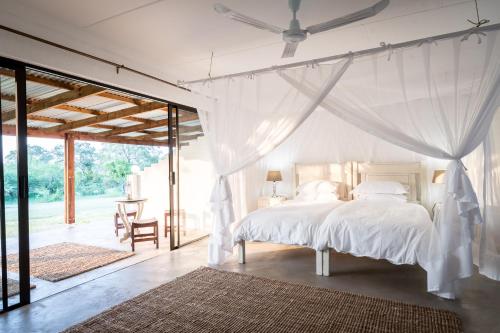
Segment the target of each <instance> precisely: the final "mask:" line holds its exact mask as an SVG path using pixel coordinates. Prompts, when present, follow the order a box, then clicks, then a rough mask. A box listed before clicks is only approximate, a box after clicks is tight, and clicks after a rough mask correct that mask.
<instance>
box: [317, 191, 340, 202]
mask: <svg viewBox="0 0 500 333" xmlns="http://www.w3.org/2000/svg"><path fill="white" fill-rule="evenodd" d="M337 200H339V197H338V195H337V194H336V193H318V195H317V196H316V199H315V201H321V202H328V201H337Z"/></svg>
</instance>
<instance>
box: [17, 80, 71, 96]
mask: <svg viewBox="0 0 500 333" xmlns="http://www.w3.org/2000/svg"><path fill="white" fill-rule="evenodd" d="M66 91H67V90H66V89H60V88H55V87H51V86H46V85H44V84H40V83H34V82H30V81H28V82H26V97H27V98H28V100H40V99H46V98H49V97H52V96H56V95H59V94H62V93H63V92H66Z"/></svg>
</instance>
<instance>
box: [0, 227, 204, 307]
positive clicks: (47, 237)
mask: <svg viewBox="0 0 500 333" xmlns="http://www.w3.org/2000/svg"><path fill="white" fill-rule="evenodd" d="M143 231H144V230H143ZM145 231H147V230H145ZM159 231H160V248H159V249H156V247H155V246H154V245H153V243H151V242H142V243H137V244H136V249H135V255H134V256H132V257H129V258H126V259H123V260H119V261H117V262H114V263H112V264H109V265H106V266H103V267H100V268H98V269H94V270H91V271H89V272H85V273H82V274H79V275H77V276H74V277H71V278H68V279H64V280H61V281H58V282H49V281H44V280H42V279H37V278H35V277H31V280H30V282H31V284H32V285H35V286H36V288H34V289H32V291H31V300H32V302H33V301H37V300H39V299H42V298H45V297H47V296H50V295H52V294H55V293H59V292H61V291H64V290H66V289H68V288H72V287H75V286H77V285H79V284H82V283H86V282H88V281H91V280H94V279H96V278H100V277H102V276H104V275H107V274H110V273H112V272H115V271H117V270H120V269H123V268H125V267H127V266H130V265H135V264H137V263H140V262H142V261H144V260H148V259H151V258H153V257H155V256H158V255H161V254H165V253H169V252H170V238H169V237H167V238H165V237H163V236H164V226H163V221H160V226H159ZM123 232H124V231H123V229H121V230H120V231H119V236H120V237H116V236H115V233H114V227H113V222H112V221H111V220H107V221H94V222H92V223H83V224H75V225H64V226H61V227H59V228H55V229H52V230H46V231H42V232H37V233H33V234H30V248H31V249H36V248H39V247H43V246H47V245H51V244H57V243H62V242H72V243H77V244H85V245H93V246H99V247H103V248H109V249H115V250H120V251H127V252H130V251H131V246H130V240H126V241H124V242H120V240H119V238H121V237H122V235H123ZM200 236H201V234H200V233H199V232H189V233H186V234H181V237H182V241H183V242H188V241H189V240H191V239H193V238H195V237H200ZM18 249H19V247H18V241H17V237H13V238H8V239H7V254H11V253H17V252H18V251H19V250H18ZM8 277H9V278H11V279H14V280H19V276H18V274H17V273H15V272H8ZM18 302H19V297H18V296H13V297H10V298H9V304H16V303H18Z"/></svg>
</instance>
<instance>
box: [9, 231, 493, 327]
mask: <svg viewBox="0 0 500 333" xmlns="http://www.w3.org/2000/svg"><path fill="white" fill-rule="evenodd" d="M206 257H207V242H206V240H205V241H201V242H197V243H195V244H192V245H189V246H186V247H183V248H181V249H180V250H177V251H174V252H168V253H162V254H160V255H159V256H156V257H154V258H150V259H148V260H146V261H143V262H140V263H137V264H135V265H132V266H128V267H125V268H123V269H121V270H118V271H116V272H114V273H110V274H108V275H105V276H102V277H99V278H97V279H94V280H92V281H89V282H87V283H84V284H81V285H78V286H75V287H73V288H71V289H69V290H66V291H63V292H60V293H58V294H56V295H53V296H51V297H48V298H44V299H42V300H39V301H36V302H34V303H32V304H31V305H29V306H25V307H23V308H20V309H17V310H14V311H12V312H10V313H7V314H4V315H2V316H0V332H23V333H26V332H58V331H60V330H62V329H64V328H67V327H69V326H71V325H73V324H76V323H78V322H80V321H82V320H85V319H87V318H89V317H91V316H93V315H96V314H98V313H100V312H102V311H103V310H106V309H108V308H109V307H111V306H113V305H116V304H119V303H121V302H123V301H125V300H127V299H130V298H132V297H134V296H136V295H138V294H140V293H142V292H144V291H146V290H149V289H151V288H154V287H156V286H159V285H161V284H163V283H165V282H167V281H170V280H172V279H173V278H175V277H177V276H180V275H183V274H185V273H187V272H189V271H191V270H193V269H195V268H197V267H199V266H203V265H206ZM247 261H248V262H247V264H245V265H239V264H238V263H237V262H236V260H235V259H233V260H231V261H230V262H228V263H227V264H225V265H223V266H222V267H220V268H222V269H225V270H229V271H237V272H242V273H248V274H253V275H257V276H262V277H268V278H274V279H279V280H286V281H290V282H295V283H301V284H307V285H312V286H319V287H326V288H334V289H337V290H345V291H349V292H353V293H358V294H363V295H369V296H375V297H382V298H387V299H393V300H400V301H404V302H408V303H413V304H420V305H424V306H432V307H437V308H442V309H448V310H451V311H455V312H457V313H458V314H459V315H460V317H461V318H462V320H463V323H464V329H465V332H500V282H495V281H492V280H489V279H487V278H484V277H482V276H479V275H476V276H474V277H472V278H471V279H469V280H468V281H466V282H465V283H464V284H463V295H462V297H461V299H460V300H457V301H446V300H442V299H440V298H438V297H436V296H433V295H431V294H428V293H427V292H426V291H425V288H426V282H425V281H426V274H425V272H424V271H423V270H422V269H420V268H419V267H416V266H395V265H392V264H390V263H388V262H385V261H380V260H379V261H377V260H371V259H367V258H356V257H353V256H350V255H345V254H335V255H334V275H333V276H332V277H321V276H317V275H315V273H314V271H315V270H314V263H315V260H314V251H312V250H309V249H304V248H297V247H289V246H280V245H270V244H251V243H250V244H248V247H247Z"/></svg>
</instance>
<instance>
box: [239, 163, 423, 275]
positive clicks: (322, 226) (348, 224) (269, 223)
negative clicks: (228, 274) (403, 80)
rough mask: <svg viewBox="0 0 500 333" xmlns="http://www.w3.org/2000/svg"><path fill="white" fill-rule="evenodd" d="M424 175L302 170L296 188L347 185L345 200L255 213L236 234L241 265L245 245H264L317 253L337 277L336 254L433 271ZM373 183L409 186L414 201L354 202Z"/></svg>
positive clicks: (414, 168)
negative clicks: (355, 192)
mask: <svg viewBox="0 0 500 333" xmlns="http://www.w3.org/2000/svg"><path fill="white" fill-rule="evenodd" d="M420 173H421V168H420V164H419V163H404V164H401V163H388V164H380V163H379V164H373V163H372V164H359V163H357V162H348V163H344V164H315V165H296V166H295V173H294V174H295V176H294V185H295V186H299V185H301V184H303V183H306V182H308V181H311V180H318V179H323V180H331V181H337V182H341V184H342V187H341V189H340V191H339V194H340V199H342V200H338V201H330V202H302V201H299V200H290V201H288V202H287V204H284V205H281V206H277V207H272V208H266V209H261V210H257V211H255V212H252V213H250V214H249V215H248V216H246V217H245V218H244V219H243V220H242V221H240V222H239V223H238V224H237V225H236V227H235V229H234V232H233V240H234V242H235V244H238V245H239V261H240V263H244V262H245V241H261V242H271V243H278V244H289V245H301V246H307V247H310V248H312V249H315V250H316V273H317V274H318V275H325V276H329V275H330V274H331V271H332V268H333V263H332V256H331V255H330V249H333V250H335V251H338V252H344V253H350V254H352V255H355V256H365V257H371V258H374V259H386V260H388V261H390V262H392V263H394V264H415V263H418V264H420V265H421V266H422V267H424V269H427V261H426V260H427V259H428V258H427V255H426V253H427V252H426V251H427V249H428V248H427V246H428V241H429V237H430V234H431V228H432V222H431V220H430V217H429V213H428V212H427V210H426V209H425V208H424V207H423V206H421V205H420V204H419V201H420V193H421V189H420ZM373 180H375V181H393V182H398V183H401V184H402V185H404V186H406V187H407V189H408V195H407V197H408V200H409V202H404V203H403V202H394V201H390V202H384V201H366V200H350V199H352V198H353V197H352V195H351V194H350V190H351V189H352V188H354V187H355V186H356V185H358V184H359V183H361V182H363V181H373ZM349 200H350V201H349Z"/></svg>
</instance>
